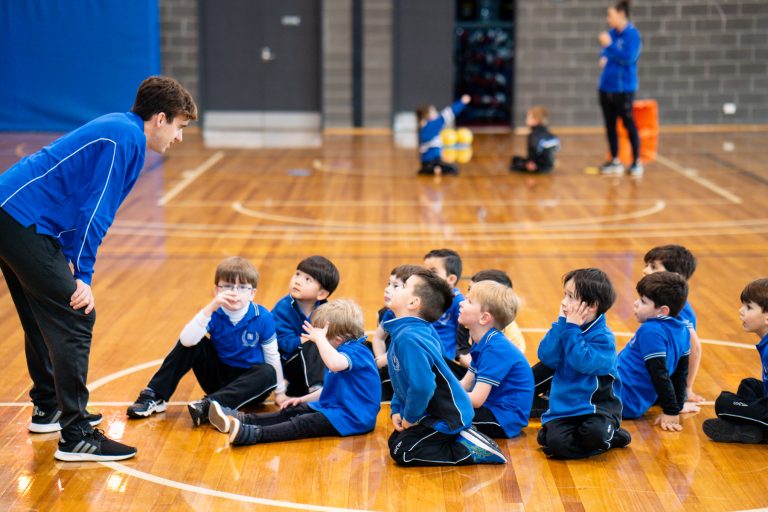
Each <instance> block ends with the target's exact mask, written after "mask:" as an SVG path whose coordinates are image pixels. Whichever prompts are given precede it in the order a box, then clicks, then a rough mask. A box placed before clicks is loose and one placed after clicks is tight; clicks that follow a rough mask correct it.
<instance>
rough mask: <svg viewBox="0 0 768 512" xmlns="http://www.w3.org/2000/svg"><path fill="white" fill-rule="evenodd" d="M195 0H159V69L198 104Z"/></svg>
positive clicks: (196, 12) (197, 41)
mask: <svg viewBox="0 0 768 512" xmlns="http://www.w3.org/2000/svg"><path fill="white" fill-rule="evenodd" d="M197 3H198V0H160V1H159V7H160V58H161V62H162V73H163V74H164V75H166V76H171V77H173V78H175V79H177V80H178V81H179V82H181V83H182V84H183V85H184V87H186V88H187V90H188V91H189V92H190V93H191V94H192V97H193V98H195V101H196V102H197V105H198V107H201V104H200V103H201V95H200V64H199V62H200V59H199V45H200V40H199V31H198V24H197V18H198V6H197Z"/></svg>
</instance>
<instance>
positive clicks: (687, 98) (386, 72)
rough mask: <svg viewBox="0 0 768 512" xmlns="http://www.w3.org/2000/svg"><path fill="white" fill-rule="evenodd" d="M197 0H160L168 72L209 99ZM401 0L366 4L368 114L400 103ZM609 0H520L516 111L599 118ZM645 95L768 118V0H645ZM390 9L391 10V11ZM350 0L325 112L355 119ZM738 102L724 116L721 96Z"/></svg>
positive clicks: (705, 114)
mask: <svg viewBox="0 0 768 512" xmlns="http://www.w3.org/2000/svg"><path fill="white" fill-rule="evenodd" d="M198 1H199V0H160V1H159V5H160V24H161V51H162V72H163V73H164V74H166V75H169V76H173V77H175V78H177V79H178V80H180V81H181V82H182V83H183V84H184V85H185V86H186V87H187V88H188V89H189V90H190V92H191V93H192V94H193V95H194V96H195V98H196V99H198V101H199V99H200V94H199V92H200V86H201V84H200V78H199V77H200V69H199V44H200V41H199V35H198V19H197V18H198ZM392 4H393V1H392V0H368V1H366V2H365V4H364V16H365V23H366V36H365V43H364V44H365V48H364V52H365V65H364V66H365V73H366V77H365V81H364V88H365V89H364V108H365V117H364V119H365V122H366V124H367V125H371V126H381V125H382V124H381V123H382V120H383V119H384V118H386V117H388V116H389V113H388V112H389V111H390V110H391V107H392V103H393V101H392V99H391V98H392V75H393V73H392V69H391V66H392V58H391V55H392V54H391V52H392V40H391V39H392V34H393V30H392V28H391V27H392V23H391V20H392V13H391V9H392ZM609 4H610V2H609V1H605V0H560V1H555V0H518V2H517V16H518V23H517V55H516V86H515V113H516V121H517V122H516V125H518V126H520V125H522V124H523V119H524V116H525V111H526V110H527V108H528V107H529V106H530V105H533V104H537V103H542V104H545V105H547V106H548V107H550V110H551V113H552V122H553V124H557V125H599V124H600V123H601V118H600V110H599V107H598V105H597V93H596V90H597V80H598V77H599V72H600V70H599V67H598V55H599V46H598V43H597V33H598V32H599V31H600V30H602V29H603V28H605V9H606V7H607V5H609ZM632 19H633V21H634V23H635V24H636V25H637V27H638V28H639V29H640V31H641V33H642V35H643V43H644V49H643V54H642V56H641V59H640V66H639V70H640V72H639V73H640V89H639V91H638V98H655V99H657V100H658V101H659V114H660V118H661V122H662V123H666V124H682V123H692V124H696V123H768V29H767V28H766V27H768V0H719V1H714V0H645V1H637V2H635V5H634V6H633V13H632ZM384 20H388V21H384ZM351 40H352V35H351V0H323V111H324V112H323V115H324V122H325V125H326V126H351V125H352V84H351V80H352V77H351ZM725 102H734V103H736V105H737V111H736V114H735V115H725V114H723V111H722V106H723V103H725Z"/></svg>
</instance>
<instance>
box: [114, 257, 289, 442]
mask: <svg viewBox="0 0 768 512" xmlns="http://www.w3.org/2000/svg"><path fill="white" fill-rule="evenodd" d="M214 283H215V287H214V290H213V295H214V297H213V300H212V301H211V302H210V303H208V305H207V306H205V307H204V308H203V309H201V310H200V312H199V313H197V315H195V317H194V318H193V319H192V320H190V321H189V323H188V324H187V325H186V326H185V327H184V329H183V330H182V331H181V335H180V336H179V341H178V342H177V343H176V345H175V346H174V347H173V350H171V352H170V353H169V354H168V355H167V356H166V357H165V359H164V360H163V364H162V365H161V366H160V369H159V370H158V371H157V373H155V375H154V376H153V377H152V379H151V380H150V381H149V384H147V387H146V388H144V389H143V390H142V391H141V393H140V394H139V398H137V399H136V402H134V404H133V405H131V406H129V407H128V411H127V412H128V416H129V417H130V418H134V419H138V418H146V417H149V416H151V415H152V414H154V413H159V412H164V411H165V410H166V402H167V401H168V400H169V399H170V398H171V395H173V393H174V391H176V387H177V386H178V385H179V381H181V379H182V377H184V375H186V374H187V373H188V372H189V370H192V371H193V372H194V373H195V377H196V378H197V381H198V382H199V383H200V387H202V388H203V391H205V393H206V396H205V397H204V398H202V399H201V400H197V401H194V402H190V403H189V404H188V405H187V408H188V410H189V414H190V416H191V417H192V424H193V426H196V427H197V426H200V424H202V423H206V422H207V421H208V408H209V406H210V402H211V401H212V400H215V401H217V402H219V403H222V404H225V405H226V406H227V407H231V408H234V409H237V408H239V407H242V406H243V405H245V404H247V403H249V402H260V401H263V400H264V399H265V398H266V397H267V396H268V395H269V393H270V392H271V391H272V390H273V389H274V390H275V392H276V393H277V394H284V393H285V385H284V384H283V378H282V377H283V375H282V373H283V372H282V368H281V367H280V356H279V355H278V352H277V339H276V337H275V323H274V320H273V319H272V315H271V314H270V312H269V310H268V309H267V308H265V307H264V306H261V305H258V304H254V303H253V298H254V295H255V293H256V288H257V286H258V284H259V273H258V271H257V270H256V268H255V267H254V266H253V264H251V262H249V261H248V260H246V259H244V258H240V257H238V256H233V257H231V258H227V259H225V260H224V261H222V262H221V263H219V265H218V266H217V267H216V274H215V276H214ZM206 335H207V336H206Z"/></svg>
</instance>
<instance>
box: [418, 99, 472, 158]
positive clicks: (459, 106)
mask: <svg viewBox="0 0 768 512" xmlns="http://www.w3.org/2000/svg"><path fill="white" fill-rule="evenodd" d="M464 107H466V105H465V104H464V103H462V102H461V101H457V102H455V103H454V104H453V105H451V106H450V107H445V108H444V109H443V110H442V111H441V112H440V115H439V116H437V117H436V118H435V119H432V120H431V121H427V122H426V124H424V126H422V127H421V128H419V155H420V156H421V161H422V162H431V161H433V160H439V159H440V150H441V149H442V147H443V140H442V139H441V138H440V132H441V131H442V130H443V127H444V126H445V125H446V123H447V124H453V122H454V121H455V119H456V116H458V115H459V114H460V113H461V111H462V110H464Z"/></svg>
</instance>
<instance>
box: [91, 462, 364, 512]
mask: <svg viewBox="0 0 768 512" xmlns="http://www.w3.org/2000/svg"><path fill="white" fill-rule="evenodd" d="M99 464H101V465H102V466H106V467H108V468H110V469H112V470H114V471H117V472H119V473H124V474H126V475H129V476H132V477H135V478H140V479H142V480H146V481H148V482H152V483H154V484H158V485H164V486H166V487H173V488H175V489H179V490H181V491H189V492H194V493H197V494H203V495H206V496H211V497H214V498H224V499H228V500H233V501H241V502H244V503H254V504H257V505H265V506H268V507H277V508H289V509H293V510H316V511H319V512H361V511H367V510H368V509H354V508H337V507H327V506H323V505H310V504H308V503H294V502H291V501H280V500H270V499H266V498H257V497H254V496H246V495H243V494H235V493H231V492H225V491H217V490H214V489H208V488H207V487H199V486H197V485H191V484H185V483H183V482H177V481H176V480H169V479H167V478H162V477H159V476H155V475H153V474H151V473H145V472H144V471H139V470H138V469H134V468H131V467H128V466H125V465H123V464H120V463H119V462H99Z"/></svg>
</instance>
